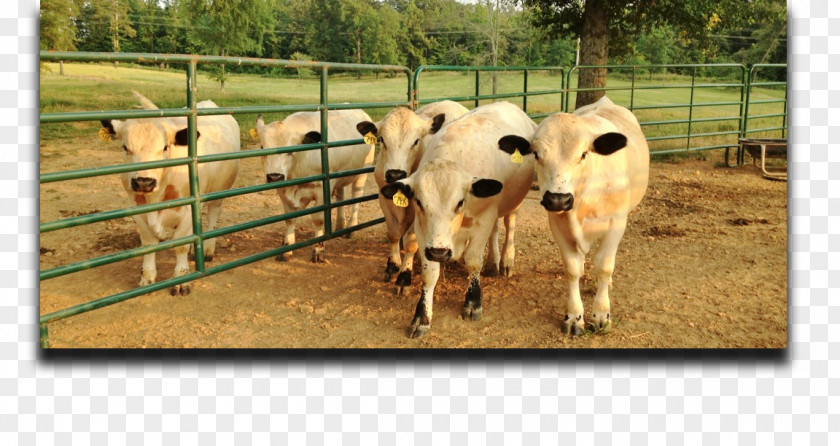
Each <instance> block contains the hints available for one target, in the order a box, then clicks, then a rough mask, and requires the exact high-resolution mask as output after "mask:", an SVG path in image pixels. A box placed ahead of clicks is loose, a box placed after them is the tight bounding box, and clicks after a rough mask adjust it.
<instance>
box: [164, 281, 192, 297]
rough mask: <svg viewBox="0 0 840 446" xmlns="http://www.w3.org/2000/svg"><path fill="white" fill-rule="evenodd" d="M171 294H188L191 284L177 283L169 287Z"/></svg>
mask: <svg viewBox="0 0 840 446" xmlns="http://www.w3.org/2000/svg"><path fill="white" fill-rule="evenodd" d="M169 294H171V295H173V296H177V295H179V294H180V295H181V296H186V295H187V294H190V284H188V283H182V284H180V285H175V286H173V287H172V288H170V289H169Z"/></svg>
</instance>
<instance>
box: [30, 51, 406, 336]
mask: <svg viewBox="0 0 840 446" xmlns="http://www.w3.org/2000/svg"><path fill="white" fill-rule="evenodd" d="M41 60H42V61H84V62H136V63H169V64H182V65H185V66H186V81H187V82H186V109H183V108H171V109H160V110H142V111H140V110H119V111H100V112H93V111H91V112H67V113H49V114H41V117H40V122H41V124H49V123H58V122H70V121H95V120H97V121H98V120H103V119H128V118H154V117H176V116H183V117H187V122H188V129H189V130H188V131H189V140H188V147H189V151H188V156H187V157H185V158H177V159H166V160H160V161H152V162H144V163H134V164H123V165H117V166H106V167H96V168H88V169H79V170H73V171H64V172H55V173H45V174H42V175H40V183H41V184H45V183H52V182H56V181H65V180H72V179H79V178H88V177H94V176H101V175H111V174H118V173H124V172H131V171H134V170H138V169H148V168H162V167H171V166H183V165H186V166H188V168H189V176H190V196H189V197H184V198H179V199H175V200H170V201H164V202H161V203H152V204H144V205H139V206H135V207H132V208H128V209H119V210H114V211H107V212H97V213H94V214H88V215H83V216H78V217H71V218H66V219H62V220H58V221H52V222H46V223H42V224H41V225H40V233H42V234H43V233H45V232H50V231H56V230H60V229H65V228H72V227H76V226H80V225H86V224H91V223H96V222H101V221H105V220H110V219H114V218H121V217H128V216H132V215H137V214H142V213H146V212H152V211H159V210H163V209H169V208H174V207H179V206H185V205H189V206H190V207H191V210H192V223H193V234H192V235H190V236H187V237H182V238H179V239H174V240H167V241H165V242H161V243H158V244H156V245H150V246H141V247H139V248H135V249H129V250H127V251H122V252H119V253H116V254H110V255H105V256H101V257H97V258H94V259H89V260H85V261H82V262H77V263H72V264H69V265H63V266H60V267H57V268H52V269H48V270H44V271H41V272H40V280H41V281H44V280H48V279H51V278H54V277H59V276H63V275H65V274H70V273H74V272H77V271H82V270H85V269H88V268H93V267H97V266H102V265H107V264H109V263H114V262H118V261H121V260H125V259H129V258H132V257H137V256H141V255H145V254H149V253H153V252H157V251H162V250H165V249H169V248H174V247H176V246H182V245H186V244H192V245H193V248H194V251H195V271H194V272H192V273H190V274H187V275H184V276H181V277H174V278H171V279H166V280H162V281H160V282H156V283H153V284H150V285H146V286H142V287H138V288H134V289H131V290H128V291H125V292H121V293H117V294H114V295H111V296H107V297H103V298H100V299H96V300H93V301H90V302H87V303H84V304H81V305H76V306H73V307H70V308H65V309H62V310H59V311H55V312H52V313H49V314H45V315H43V316H41V317H40V321H39V323H40V339H41V346H42V347H49V338H48V329H47V327H48V323H49V322H52V321H56V320H59V319H64V318H67V317H70V316H74V315H77V314H80V313H84V312H87V311H91V310H95V309H97V308H101V307H104V306H108V305H112V304H115V303H118V302H121V301H124V300H126V299H131V298H133V297H137V296H140V295H142V294H146V293H150V292H153V291H157V290H161V289H164V288H168V287H171V286H173V285H177V284H181V283H185V282H189V281H193V280H196V279H199V278H201V277H205V276H209V275H212V274H216V273H219V272H222V271H227V270H229V269H232V268H236V267H238V266H242V265H245V264H249V263H253V262H256V261H259V260H263V259H266V258H269V257H272V256H276V255H279V254H282V253H285V252H288V251H292V250H295V249H298V248H302V247H305V246H309V245H313V244H315V243H319V242H323V241H325V240H329V239H332V238H335V237H339V236H342V235H344V234H348V233H351V232H354V231H358V230H360V229H364V228H367V227H369V226H373V225H376V224H379V223H382V222H383V221H384V218H378V219H375V220H371V221H368V222H364V223H360V224H358V225H356V226H352V227H347V228H343V229H341V230H336V231H333V230H332V225H331V218H330V217H331V215H330V211H331V209H333V208H335V207H339V206H347V205H351V204H354V203H359V202H363V201H371V200H375V199H376V194H371V195H367V196H363V197H359V198H356V199H352V198H351V199H348V200H343V201H340V202H337V203H331V202H330V189H329V180H330V179H334V178H341V177H345V176H352V175H358V174H361V173H369V172H372V171H373V168H372V167H366V168H362V169H355V170H349V171H343V172H334V173H330V172H329V149H330V148H333V147H342V146H348V145H353V144H360V143H362V142H363V140H362V139H361V138H360V139H356V140H348V141H335V142H329V143H326V142H322V143H315V144H302V145H297V146H288V147H275V148H265V149H262V150H243V151H239V152H236V153H223V154H212V155H203V156H197V153H196V119H197V117H198V116H206V115H220V114H253V113H272V112H298V111H319V112H320V113H321V135H322V141H328V135H327V119H326V116H327V110H342V109H352V108H392V107H397V106H401V105H409V106H410V105H411V96H412V90H413V89H412V81H413V78H412V76H411V75H412V73H411V71H410V70H409V69H408V68H406V67H403V66H397V65H366V64H342V63H323V62H296V61H286V60H275V59H255V58H238V57H216V56H192V55H164V54H134V53H82V52H43V51H42V52H41ZM198 64H237V65H259V66H273V67H291V68H298V67H300V68H308V69H317V70H319V71H320V102H319V103H318V104H311V105H269V106H248V107H220V108H214V109H205V108H202V109H198V108H196V102H197V101H196V92H197V85H196V68H197V65H198ZM331 68H333V69H341V70H374V71H383V72H389V73H403V74H405V76H406V100H405V101H404V102H403V101H398V102H369V103H355V104H330V103H329V101H328V94H327V80H328V73H329V70H330V69H331ZM304 150H320V152H321V174H320V175H314V176H309V177H305V178H295V179H291V180H286V181H279V182H274V183H268V184H259V185H254V186H246V187H240V188H235V189H230V190H224V191H218V192H212V193H208V194H204V195H201V194H200V193H199V188H198V175H197V169H198V165H199V164H200V163H207V162H213V161H223V160H230V159H241V158H248V157H255V156H265V155H272V154H279V153H291V152H298V151H304ZM314 181H320V182H321V183H322V185H323V192H324V204H323V205H321V206H316V207H312V208H308V209H302V210H299V211H295V212H289V213H285V214H281V215H275V216H271V217H267V218H263V219H259V220H255V221H249V222H245V223H241V224H236V225H232V226H228V227H225V228H218V229H214V230H212V231H206V232H205V231H203V230H202V227H201V203H203V202H208V201H212V200H220V199H223V198H227V197H233V196H237V195H244V194H250V193H255V192H261V191H265V190H270V189H279V188H282V187H286V186H293V185H298V184H303V183H309V182H314ZM316 212H323V213H324V226H325V228H324V235H323V236H320V237H314V238H311V239H308V240H304V241H301V242H297V243H295V244H292V245H286V246H281V247H278V248H275V249H270V250H268V251H265V252H262V253H259V254H254V255H251V256H248V257H244V258H241V259H238V260H235V261H232V262H228V263H224V264H221V265H216V266H213V267H207V266H206V265H205V259H204V240H206V239H209V238H214V237H219V236H222V235H226V234H231V233H233V232H238V231H242V230H246V229H252V228H256V227H259V226H264V225H268V224H272V223H277V222H281V221H285V220H288V219H290V218H296V217H300V216H304V215H309V214H313V213H316Z"/></svg>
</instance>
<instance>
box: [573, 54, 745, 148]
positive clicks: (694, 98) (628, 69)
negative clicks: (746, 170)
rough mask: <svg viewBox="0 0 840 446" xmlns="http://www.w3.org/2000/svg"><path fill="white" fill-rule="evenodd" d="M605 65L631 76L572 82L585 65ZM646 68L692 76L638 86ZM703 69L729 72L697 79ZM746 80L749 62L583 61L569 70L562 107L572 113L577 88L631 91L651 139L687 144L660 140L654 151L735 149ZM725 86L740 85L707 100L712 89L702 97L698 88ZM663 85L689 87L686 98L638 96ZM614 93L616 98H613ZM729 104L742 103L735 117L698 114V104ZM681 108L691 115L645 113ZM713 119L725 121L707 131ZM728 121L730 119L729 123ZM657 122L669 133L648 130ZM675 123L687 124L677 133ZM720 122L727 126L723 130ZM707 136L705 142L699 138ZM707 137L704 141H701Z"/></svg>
mask: <svg viewBox="0 0 840 446" xmlns="http://www.w3.org/2000/svg"><path fill="white" fill-rule="evenodd" d="M601 68H606V69H608V70H614V71H618V72H620V73H625V74H626V75H628V76H629V80H630V82H629V85H627V86H609V87H599V88H580V87H573V86H572V84H573V75H574V74H575V73H577V72H579V71H580V70H585V69H601ZM642 70H647V71H649V72H650V70H662V71H663V72H665V73H663V74H665V75H668V72H669V71H683V72H687V76H689V81H688V82H677V83H673V84H663V85H637V82H639V71H642ZM699 70H704V71H710V70H716V71H724V72H731V73H729V74H728V75H727V76H725V77H724V79H723V80H721V81H717V80H715V79H711V80H710V79H707V78H708V76H705V77H702V79H703V81H701V82H698V80H699V79H701V75H700V73H699ZM745 81H746V67H745V66H744V65H741V64H658V65H579V66H574V67H572V68H570V69H569V70H568V71H567V72H566V80H565V85H566V97H565V99H566V101H565V103H564V111H567V112H571V111H572V110H573V108H572V107H571V99H572V94H573V93H574V94H576V93H578V92H583V91H605V92H620V93H625V94H626V95H628V96H629V100H628V102H627V103H626V104H625V105H626V106H627V107H628V108H629V109H630V110H631V111H633V112H634V113H636V115H637V117H639V121H640V122H639V123H640V124H641V126H642V127H647V128H648V130H646V132H645V134H646V135H648V136H647V140H648V142H657V141H674V143H676V142H678V141H675V140H681V139H685V144H683V145H681V146H680V147H676V146H674V147H667V146H666V147H664V148H658V147H656V145H652V147H651V155H652V156H658V155H667V154H674V153H680V152H696V151H700V150H712V149H719V148H732V147H737V145H738V143H737V140H736V139H735V138H731V136H736V135H740V134H741V133H742V125H743V122H742V119H743V115H744V112H743V110H744V103H745V94H746V89H747V87H746V84H745ZM727 89H737V90H738V91H737V92H732V93H730V94H729V95H728V97H727V98H726V99H721V100H708V97H709V96H711V94H709V93H706V94H704V95H703V96H700V95H699V93H700V91H706V92H710V91H711V92H725V91H726V90H727ZM661 90H687V91H688V101H687V102H683V101H678V100H673V99H670V100H669V99H667V98H666V99H662V98H659V99H657V103H655V104H640V96H643V93H647V94H655V93H656V92H657V91H661ZM674 94H677V93H674ZM611 96H612V95H611ZM612 98H613V99H615V97H612ZM698 99H699V100H698ZM735 99H738V100H735ZM729 106H738V107H739V111H738V115H737V116H732V113H731V112H730V113H729V114H725V115H724V116H699V115H698V111H699V110H698V109H703V108H708V107H729ZM680 109H685V110H687V115H688V116H687V118H685V119H662V117H659V118H656V117H654V119H650V118H647V117H646V116H644V115H647V114H651V113H655V112H661V113H662V114H668V113H677V111H676V110H680ZM670 110H674V112H670ZM639 112H641V113H639ZM706 113H711V112H706ZM646 118H647V119H646ZM711 122H721V123H724V124H719V125H718V131H703V126H705V127H706V128H708V127H709V126H708V125H707V124H708V123H711ZM726 122H728V123H730V124H725V123H726ZM730 125H731V127H732V128H731V129H728V128H726V127H728V126H730ZM659 126H664V127H666V128H665V130H664V132H665V133H666V134H664V135H659V134H657V132H656V131H652V130H650V129H651V128H652V127H659ZM668 126H670V127H668ZM677 126H679V127H683V128H684V129H686V131H685V132H677V133H676V134H675V133H674V132H675V130H674V129H676V128H678V127H677ZM721 126H723V128H722V129H721ZM698 128H700V130H701V131H697V129H698ZM709 138H713V141H712V142H715V143H714V144H708V142H709V141H708V139H709ZM704 139H705V140H706V141H698V140H704ZM703 142H705V144H703Z"/></svg>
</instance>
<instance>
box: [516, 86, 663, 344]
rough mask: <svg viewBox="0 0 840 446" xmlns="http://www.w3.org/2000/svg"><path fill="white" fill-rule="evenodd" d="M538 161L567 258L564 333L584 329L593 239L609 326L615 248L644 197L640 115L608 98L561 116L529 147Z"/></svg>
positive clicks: (604, 325)
mask: <svg viewBox="0 0 840 446" xmlns="http://www.w3.org/2000/svg"><path fill="white" fill-rule="evenodd" d="M525 150H532V151H533V153H534V155H535V157H536V160H537V177H538V179H539V184H540V194H541V195H542V201H541V203H540V204H542V205H543V207H545V209H546V210H547V211H548V223H549V226H550V227H551V233H552V234H553V235H554V239H555V240H556V241H557V244H558V245H560V251H561V253H562V256H563V263H564V264H565V265H566V272H567V280H568V281H569V300H568V303H567V305H566V317H565V320H564V321H563V331H564V332H565V333H569V334H572V335H575V336H577V335H581V334H583V333H584V327H585V325H584V317H583V303H582V302H581V299H580V285H579V283H580V277H581V275H582V274H583V262H584V257H585V256H586V254H587V253H588V252H589V247H590V246H591V244H592V242H594V241H596V240H599V239H601V245H600V248H599V249H598V252H597V253H596V254H595V258H594V260H593V261H594V273H595V276H596V278H597V280H598V291H597V293H596V294H595V300H594V302H593V304H592V318H591V319H590V321H589V322H590V325H591V327H592V328H593V329H594V330H596V331H600V330H605V329H608V328H609V327H610V324H611V320H610V299H609V287H610V283H611V282H612V273H613V269H614V268H615V253H616V251H617V249H618V244H619V242H620V241H621V237H622V236H623V235H624V230H625V228H626V227H627V215H628V214H629V213H630V211H632V210H633V209H634V208H635V207H636V206H637V205H638V204H639V202H640V201H642V197H644V195H645V190H646V189H647V184H648V169H649V166H648V165H649V160H650V154H649V151H648V145H647V142H646V141H645V135H643V134H642V129H641V127H640V126H639V122H638V121H637V120H636V117H635V116H633V113H631V112H630V111H629V110H627V109H626V108H624V107H619V106H617V105H615V104H614V103H613V102H612V101H610V100H609V99H608V98H607V97H606V96H605V97H602V98H601V99H600V100H598V102H596V103H595V104H592V105H588V106H586V107H582V108H580V109H578V110H576V111H575V112H574V114H569V113H557V114H555V115H552V116H549V117H548V118H545V120H544V121H543V122H542V123H541V124H540V126H539V128H538V129H537V131H536V133H535V134H534V138H533V141H532V144H531V146H530V148H527V149H525Z"/></svg>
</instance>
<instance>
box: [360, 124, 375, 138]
mask: <svg viewBox="0 0 840 446" xmlns="http://www.w3.org/2000/svg"><path fill="white" fill-rule="evenodd" d="M356 130H358V131H359V134H361V135H362V136H365V135H367V134H368V133H373V134H374V135H376V134H377V133H378V131H377V130H376V124H374V123H372V122H370V121H362V122H360V123H358V124H356Z"/></svg>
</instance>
